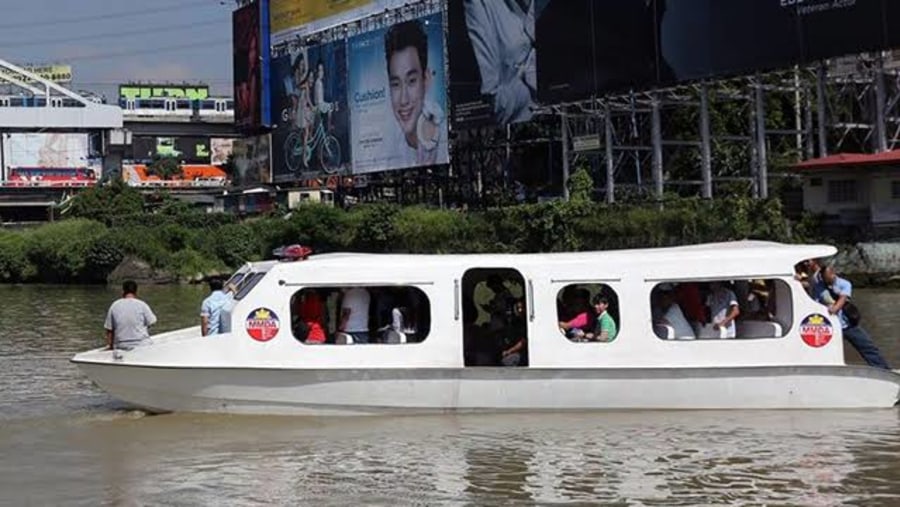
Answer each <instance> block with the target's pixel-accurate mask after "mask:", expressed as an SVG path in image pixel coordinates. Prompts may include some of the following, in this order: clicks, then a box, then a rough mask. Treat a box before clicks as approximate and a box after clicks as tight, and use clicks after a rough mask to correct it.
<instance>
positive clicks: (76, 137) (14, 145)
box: [3, 134, 91, 168]
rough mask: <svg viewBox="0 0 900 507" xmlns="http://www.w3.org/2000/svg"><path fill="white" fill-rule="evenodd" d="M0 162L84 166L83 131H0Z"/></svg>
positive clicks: (85, 138)
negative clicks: (0, 154)
mask: <svg viewBox="0 0 900 507" xmlns="http://www.w3.org/2000/svg"><path fill="white" fill-rule="evenodd" d="M3 141H4V146H3V148H4V164H5V166H6V167H7V168H13V167H58V168H65V167H88V166H90V165H91V160H89V150H88V135H87V134H3Z"/></svg>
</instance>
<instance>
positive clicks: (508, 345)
mask: <svg viewBox="0 0 900 507" xmlns="http://www.w3.org/2000/svg"><path fill="white" fill-rule="evenodd" d="M524 282H525V281H524V279H523V278H522V276H521V275H520V274H519V273H518V272H517V271H515V270H511V269H482V268H475V269H471V270H469V271H467V272H466V274H465V275H464V276H463V280H462V320H463V357H464V360H465V364H466V366H495V367H496V366H513V367H514V366H520V367H523V366H528V336H527V332H528V328H527V324H526V313H527V304H526V301H525V293H524V292H525V291H524V286H525V283H524Z"/></svg>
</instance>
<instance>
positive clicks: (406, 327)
mask: <svg viewBox="0 0 900 507" xmlns="http://www.w3.org/2000/svg"><path fill="white" fill-rule="evenodd" d="M375 299H376V301H377V303H376V304H377V306H378V307H379V308H380V309H381V310H380V311H379V317H380V318H379V320H380V321H381V322H384V321H385V320H387V321H388V323H387V324H386V325H383V326H381V327H379V328H378V335H379V337H380V342H381V343H407V342H413V341H416V332H417V324H416V317H417V312H416V294H415V293H414V292H413V291H410V290H407V289H403V288H390V289H386V290H382V291H379V292H378V293H376V295H375Z"/></svg>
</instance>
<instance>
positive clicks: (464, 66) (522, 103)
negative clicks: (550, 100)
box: [447, 0, 537, 127]
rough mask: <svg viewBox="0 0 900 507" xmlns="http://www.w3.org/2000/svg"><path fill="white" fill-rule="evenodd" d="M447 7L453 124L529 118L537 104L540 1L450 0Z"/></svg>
mask: <svg viewBox="0 0 900 507" xmlns="http://www.w3.org/2000/svg"><path fill="white" fill-rule="evenodd" d="M447 13H448V14H447V15H448V22H449V25H450V37H449V41H448V44H449V48H450V51H449V52H450V55H451V56H450V79H451V81H450V96H451V97H452V99H453V122H454V124H456V125H459V126H461V127H474V126H480V125H505V124H509V123H517V122H523V121H528V120H530V119H531V117H532V115H533V111H534V109H535V108H536V106H537V103H536V99H537V65H536V64H537V58H536V50H535V31H534V30H535V26H534V15H535V2H534V1H531V0H529V1H524V2H523V1H519V0H450V3H449V6H448V11H447Z"/></svg>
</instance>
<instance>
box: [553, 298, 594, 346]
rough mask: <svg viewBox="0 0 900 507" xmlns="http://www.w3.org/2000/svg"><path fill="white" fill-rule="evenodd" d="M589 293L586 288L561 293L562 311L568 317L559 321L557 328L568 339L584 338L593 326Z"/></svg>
mask: <svg viewBox="0 0 900 507" xmlns="http://www.w3.org/2000/svg"><path fill="white" fill-rule="evenodd" d="M590 299H591V293H590V291H588V290H587V289H576V290H574V291H568V293H566V292H564V293H563V312H565V313H564V314H565V315H566V316H569V317H571V318H569V319H568V320H566V321H563V322H560V323H559V328H560V329H561V330H562V331H563V334H565V335H566V338H569V339H570V340H575V339H580V338H584V335H585V333H588V332H590V331H592V330H593V328H594V321H595V320H596V318H595V317H594V315H593V311H592V309H591V304H590Z"/></svg>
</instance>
